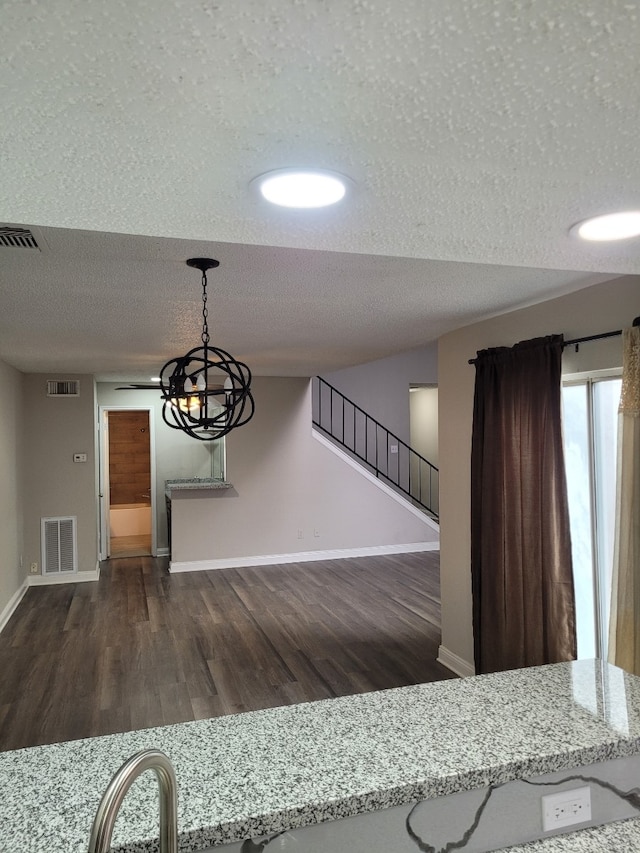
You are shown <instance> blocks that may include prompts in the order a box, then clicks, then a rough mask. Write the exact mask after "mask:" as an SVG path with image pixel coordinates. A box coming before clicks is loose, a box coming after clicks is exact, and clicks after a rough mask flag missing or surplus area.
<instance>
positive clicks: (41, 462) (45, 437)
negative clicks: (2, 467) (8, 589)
mask: <svg viewBox="0 0 640 853" xmlns="http://www.w3.org/2000/svg"><path fill="white" fill-rule="evenodd" d="M47 379H78V380H80V396H79V397H70V398H55V397H47V395H46V391H47ZM23 382H24V387H25V396H24V401H25V408H24V424H23V426H24V450H25V453H24V477H23V480H24V564H25V567H27V568H28V566H29V565H30V564H31V563H37V564H38V570H40V568H41V555H40V519H41V518H43V517H57V516H69V515H72V516H76V518H77V524H78V528H77V533H78V570H79V571H81V572H85V571H95V569H96V565H97V555H98V512H97V493H96V483H95V472H96V467H95V466H96V455H95V450H96V448H95V432H96V430H95V395H94V382H93V377H92V376H87V375H81V374H63V375H61V374H57V373H56V374H36V373H33V374H28V375H26V376H24V377H23ZM74 453H86V454H87V461H86V462H82V463H77V462H74V461H73V454H74Z"/></svg>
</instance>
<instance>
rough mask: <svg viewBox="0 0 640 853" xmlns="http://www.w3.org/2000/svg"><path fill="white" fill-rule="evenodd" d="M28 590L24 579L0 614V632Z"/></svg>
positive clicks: (27, 584) (27, 583)
mask: <svg viewBox="0 0 640 853" xmlns="http://www.w3.org/2000/svg"><path fill="white" fill-rule="evenodd" d="M28 589H29V582H28V581H27V579H26V578H25V579H24V580H23V581H22V586H20V587H19V588H18V589H17V590H16V591H15V592H14V594H13V595H12V596H11V598H10V599H9V601H8V602H7V605H6V607H5V608H4V610H3V611H2V613H0V632H1V631H2V630H3V628H4V627H5V626H6V624H7V622H8V621H9V619H11V617H12V616H13V614H14V613H15V611H16V608H17V607H18V605H19V604H20V602H21V601H22V598H23V596H24V594H25V592H26V591H27V590H28Z"/></svg>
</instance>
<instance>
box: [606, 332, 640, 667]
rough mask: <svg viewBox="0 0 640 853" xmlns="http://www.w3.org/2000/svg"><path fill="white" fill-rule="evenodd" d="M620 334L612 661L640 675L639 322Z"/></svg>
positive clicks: (611, 635)
mask: <svg viewBox="0 0 640 853" xmlns="http://www.w3.org/2000/svg"><path fill="white" fill-rule="evenodd" d="M622 335H623V351H624V355H623V364H622V392H621V395H620V409H619V418H620V421H619V438H618V489H617V500H616V538H615V546H614V556H613V585H612V591H611V620H610V623H609V628H610V630H609V660H610V661H611V662H612V663H615V664H616V665H617V666H620V667H622V668H623V669H625V670H627V672H633V673H635V674H636V675H640V327H638V326H634V327H633V328H631V329H624V331H623V333H622Z"/></svg>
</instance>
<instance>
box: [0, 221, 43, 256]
mask: <svg viewBox="0 0 640 853" xmlns="http://www.w3.org/2000/svg"><path fill="white" fill-rule="evenodd" d="M0 249H38V251H39V250H40V246H38V244H37V242H36V238H35V237H34V236H33V234H32V232H31V231H29V229H28V228H16V227H15V226H13V225H0Z"/></svg>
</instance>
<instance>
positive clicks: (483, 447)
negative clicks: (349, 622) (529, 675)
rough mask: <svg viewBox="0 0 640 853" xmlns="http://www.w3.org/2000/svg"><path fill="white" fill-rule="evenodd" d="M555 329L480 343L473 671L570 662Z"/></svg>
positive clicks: (572, 635)
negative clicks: (497, 343) (492, 344)
mask: <svg viewBox="0 0 640 853" xmlns="http://www.w3.org/2000/svg"><path fill="white" fill-rule="evenodd" d="M561 358H562V336H560V335H553V336H549V337H546V338H536V339H534V340H531V341H522V342H521V343H519V344H516V345H515V346H514V347H510V348H509V347H499V348H496V349H489V350H482V351H481V352H479V353H478V357H477V360H476V386H475V398H474V412H473V439H472V450H471V573H472V584H473V632H474V642H475V663H476V672H477V673H482V672H495V671H497V670H503V669H516V668H519V667H523V666H537V665H539V664H544V663H556V662H558V661H564V660H573V659H575V656H576V632H575V609H574V593H573V575H572V565H571V539H570V533H569V511H568V505H567V489H566V478H565V471H564V455H563V447H562V429H561V419H560V413H561V408H560V407H561V397H560V392H561V381H560V380H561Z"/></svg>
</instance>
